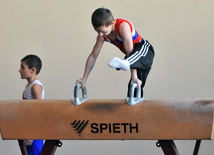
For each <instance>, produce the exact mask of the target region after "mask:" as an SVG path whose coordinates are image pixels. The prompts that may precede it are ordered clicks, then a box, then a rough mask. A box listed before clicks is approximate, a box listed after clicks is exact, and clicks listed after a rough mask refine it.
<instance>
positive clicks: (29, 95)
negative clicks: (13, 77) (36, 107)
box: [23, 80, 45, 99]
mask: <svg viewBox="0 0 214 155" xmlns="http://www.w3.org/2000/svg"><path fill="white" fill-rule="evenodd" d="M35 84H38V85H40V86H42V99H44V98H45V90H44V86H43V85H42V83H41V82H40V81H39V80H35V81H33V82H32V83H31V84H30V85H29V86H27V87H26V88H25V90H24V95H23V99H34V98H33V95H32V92H31V88H32V86H33V85H35Z"/></svg>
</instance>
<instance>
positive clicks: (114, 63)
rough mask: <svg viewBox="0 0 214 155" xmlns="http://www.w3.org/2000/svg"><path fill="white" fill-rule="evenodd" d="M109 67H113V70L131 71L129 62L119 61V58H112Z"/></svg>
mask: <svg viewBox="0 0 214 155" xmlns="http://www.w3.org/2000/svg"><path fill="white" fill-rule="evenodd" d="M108 66H109V67H112V68H118V69H122V70H125V71H127V70H129V69H130V65H129V62H128V61H127V60H121V59H119V58H117V57H114V58H112V59H111V60H110V61H109V62H108Z"/></svg>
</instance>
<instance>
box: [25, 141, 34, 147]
mask: <svg viewBox="0 0 214 155" xmlns="http://www.w3.org/2000/svg"><path fill="white" fill-rule="evenodd" d="M24 143H25V145H27V146H31V145H32V144H33V140H24Z"/></svg>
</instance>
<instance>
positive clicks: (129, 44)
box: [120, 22, 142, 87]
mask: <svg viewBox="0 0 214 155" xmlns="http://www.w3.org/2000/svg"><path fill="white" fill-rule="evenodd" d="M120 36H121V37H122V39H123V46H124V49H125V52H126V55H127V56H129V54H130V53H131V52H132V50H133V41H132V33H131V29H130V26H129V25H128V23H125V22H124V23H122V24H121V26H120ZM131 82H132V83H137V87H140V86H141V84H142V81H141V80H139V79H138V77H137V70H136V69H131Z"/></svg>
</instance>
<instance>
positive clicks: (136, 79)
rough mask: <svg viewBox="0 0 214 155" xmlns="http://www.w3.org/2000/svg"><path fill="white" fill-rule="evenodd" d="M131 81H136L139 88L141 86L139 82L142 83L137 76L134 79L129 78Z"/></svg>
mask: <svg viewBox="0 0 214 155" xmlns="http://www.w3.org/2000/svg"><path fill="white" fill-rule="evenodd" d="M132 83H137V88H139V87H140V86H141V84H142V81H141V80H139V79H138V78H135V79H132V80H131V84H132Z"/></svg>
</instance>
